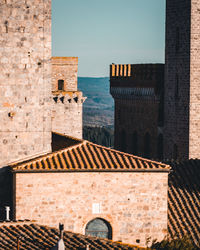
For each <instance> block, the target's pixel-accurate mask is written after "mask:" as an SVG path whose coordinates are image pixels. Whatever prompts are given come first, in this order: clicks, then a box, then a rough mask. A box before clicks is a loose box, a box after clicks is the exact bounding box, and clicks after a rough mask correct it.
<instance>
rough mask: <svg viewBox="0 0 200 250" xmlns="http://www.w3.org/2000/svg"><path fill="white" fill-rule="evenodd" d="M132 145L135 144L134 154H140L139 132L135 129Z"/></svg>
mask: <svg viewBox="0 0 200 250" xmlns="http://www.w3.org/2000/svg"><path fill="white" fill-rule="evenodd" d="M132 145H133V150H132V151H133V154H135V155H137V154H138V135H137V132H136V131H135V132H134V133H133V135H132Z"/></svg>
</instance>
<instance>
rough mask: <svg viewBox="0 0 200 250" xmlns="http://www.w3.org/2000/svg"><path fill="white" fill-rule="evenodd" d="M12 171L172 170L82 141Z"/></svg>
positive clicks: (160, 164) (14, 166) (19, 165)
mask: <svg viewBox="0 0 200 250" xmlns="http://www.w3.org/2000/svg"><path fill="white" fill-rule="evenodd" d="M65 137H66V138H67V136H65ZM76 142H77V141H76ZM12 169H13V171H16V172H17V171H22V172H31V171H169V170H170V166H169V165H166V164H163V163H160V162H156V161H151V160H148V159H144V158H141V157H137V156H134V155H131V154H127V153H123V152H120V151H117V150H113V149H110V148H106V147H103V146H100V145H96V144H94V143H91V142H88V141H86V140H82V141H80V140H79V141H78V142H77V143H76V144H75V145H73V146H70V147H67V148H65V149H62V150H59V151H56V152H53V153H50V154H47V155H44V156H41V157H38V158H36V159H33V160H30V161H26V162H22V163H18V164H15V165H13V166H12Z"/></svg>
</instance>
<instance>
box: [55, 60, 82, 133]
mask: <svg viewBox="0 0 200 250" xmlns="http://www.w3.org/2000/svg"><path fill="white" fill-rule="evenodd" d="M51 62H52V98H53V105H52V130H53V131H54V132H58V133H62V134H65V135H70V136H74V137H77V138H82V129H83V128H82V106H83V103H84V101H85V99H86V98H85V97H83V93H82V92H81V91H78V88H77V82H78V81H77V73H78V57H52V59H51Z"/></svg>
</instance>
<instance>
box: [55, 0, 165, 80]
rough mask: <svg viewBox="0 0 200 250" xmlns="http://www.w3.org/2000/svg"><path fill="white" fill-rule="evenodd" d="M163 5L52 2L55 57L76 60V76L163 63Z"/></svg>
mask: <svg viewBox="0 0 200 250" xmlns="http://www.w3.org/2000/svg"><path fill="white" fill-rule="evenodd" d="M164 30H165V0H53V1H52V49H53V52H52V54H53V56H78V57H79V71H78V74H79V76H91V77H92V76H95V77H98V76H109V65H110V64H111V63H122V64H128V63H130V64H131V63H157V62H164V44H165V31H164Z"/></svg>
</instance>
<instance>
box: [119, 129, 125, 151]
mask: <svg viewBox="0 0 200 250" xmlns="http://www.w3.org/2000/svg"><path fill="white" fill-rule="evenodd" d="M120 144H121V150H122V151H123V152H125V151H126V132H125V130H122V132H121V135H120Z"/></svg>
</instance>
